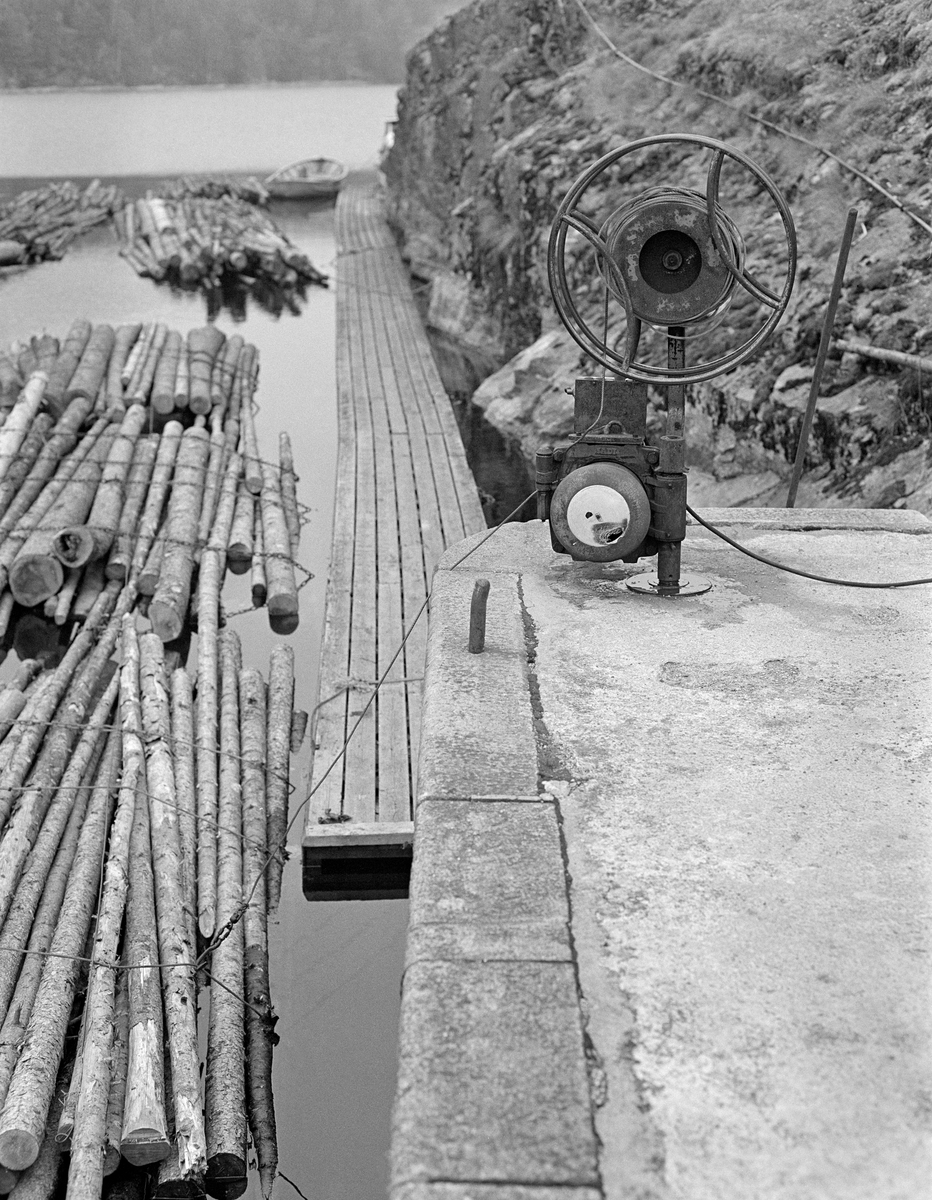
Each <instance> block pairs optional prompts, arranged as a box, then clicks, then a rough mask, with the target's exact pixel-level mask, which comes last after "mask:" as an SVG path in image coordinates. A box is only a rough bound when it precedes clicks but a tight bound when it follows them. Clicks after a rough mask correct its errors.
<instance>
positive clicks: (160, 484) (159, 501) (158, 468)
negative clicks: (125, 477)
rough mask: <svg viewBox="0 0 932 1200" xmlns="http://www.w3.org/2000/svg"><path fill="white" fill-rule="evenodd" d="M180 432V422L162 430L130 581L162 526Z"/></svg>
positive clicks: (172, 422) (140, 525) (179, 443)
mask: <svg viewBox="0 0 932 1200" xmlns="http://www.w3.org/2000/svg"><path fill="white" fill-rule="evenodd" d="M182 433H183V429H182V426H181V423H180V421H169V422H168V424H167V425H166V426H165V428H164V429H163V430H162V436H161V437H160V438H159V448H158V453H157V454H156V456H155V466H154V467H153V468H152V480H151V482H150V484H149V492H148V494H147V496H146V503H145V507H144V508H143V510H142V516H141V517H140V520H139V536H138V538H137V539H136V544H135V549H134V551H133V562H132V566H131V568H130V578H132V577H133V576H134V575H138V573H139V572H140V571H141V570H142V568H143V566H144V565H145V562H146V559H147V557H148V555H149V550H150V549H151V548H152V543H153V541H154V540H155V535H156V533H157V532H158V528H159V525H160V523H161V517H162V509H163V507H164V505H165V497H166V495H167V494H168V489H169V486H170V484H171V477H172V472H173V471H174V467H175V460H176V459H177V457H178V447H179V446H180V445H181V435H182Z"/></svg>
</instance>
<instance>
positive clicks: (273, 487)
mask: <svg viewBox="0 0 932 1200" xmlns="http://www.w3.org/2000/svg"><path fill="white" fill-rule="evenodd" d="M262 480H263V482H262V498H261V501H260V503H261V510H262V539H263V541H264V543H265V574H266V580H267V587H268V592H267V595H266V601H265V602H266V606H267V607H268V610H269V624H270V625H271V626H272V628H273V629H274V630H275V632H276V633H294V631H295V630H296V629H297V628H298V589H297V586H296V584H295V578H294V563H293V560H292V557H291V538H290V536H289V534H288V525H287V522H286V521H285V512H284V509H283V508H282V497H281V491H280V489H279V481H278V471H277V470H276V469H275V467H274V466H273V465H272V463H263V466H262Z"/></svg>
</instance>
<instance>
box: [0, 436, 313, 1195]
mask: <svg viewBox="0 0 932 1200" xmlns="http://www.w3.org/2000/svg"><path fill="white" fill-rule="evenodd" d="M238 457H239V456H237V458H238ZM239 470H240V463H239V462H237V463H236V465H235V468H234V471H233V472H232V473H234V474H238V473H239ZM229 477H230V474H228V475H227V476H226V477H225V480H224V482H226V479H227V478H229ZM221 492H222V497H221V500H220V502H219V504H218V513H222V512H223V511H227V512H229V513H232V508H233V498H232V495H231V494H230V492H229V490H228V489H226V490H225V489H221ZM219 519H220V520H221V523H222V522H223V520H224V518H219ZM229 523H230V520H227V521H226V530H227V532H226V534H225V536H228V526H229ZM222 536H224V535H223V532H222V531H221V538H222ZM221 558H222V551H221V550H220V549H218V534H217V530H216V527H215V528H214V529H213V530H212V532H211V538H210V540H209V542H208V545H207V547H205V550H204V556H203V560H204V569H205V571H206V572H207V575H208V580H207V581H205V584H204V585H202V587H201V589H200V595H199V601H198V603H199V605H200V608H201V623H202V626H204V627H205V628H206V627H208V626H212V628H213V630H214V633H213V635H212V637H213V649H212V655H213V657H212V658H211V656H210V655H208V656H207V657H204V656H203V655H200V656H199V660H198V674H197V680H196V687H195V680H194V679H192V677H191V676H190V675H189V674H188V671H187V668H186V667H184V666H179V667H176V668H175V669H174V670H173V671H172V672H171V673H170V674H169V672H168V670H167V665H168V664H167V661H166V655H165V651H164V648H163V644H162V641H161V639H160V638H159V637H158V636H157V635H156V634H155V633H143V634H141V635H140V634H139V633H138V632H137V628H136V626H137V620H138V618H137V614H136V612H135V611H134V603H135V599H136V596H135V591H134V588H133V587H132V584H128V585H126V586H124V587H122V588H121V587H120V586H119V585H118V584H116V583H114V582H111V583H110V584H109V585H108V586H107V587H106V589H105V591H104V593H103V594H102V595H101V596H100V598H99V599H98V601H97V603H96V604H95V606H94V608H93V610H92V612H91V613H90V614H89V617H88V621H87V622H86V624H85V627H84V629H83V630H82V632H81V633H80V634H79V635H78V636H77V637H76V638H75V640H74V641H73V642H72V644H71V646H70V647H69V650H68V652H67V654H66V656H65V659H64V660H63V661H62V663H61V664H60V665H59V666H58V667H57V668H56V669H55V671H54V672H52V673H50V674H49V675H48V676H47V677H45V679H44V680H43V677H42V676H40V677H39V682H38V684H35V682H34V680H35V676H36V664H28V665H26V664H24V666H23V668H22V669H21V670H20V671H19V672H18V673H17V676H16V679H15V684H16V687H15V690H16V691H17V692H18V693H19V694H20V695H21V696H22V695H23V694H24V693H25V694H27V695H29V696H30V699H29V700H27V701H26V703H25V705H24V706H21V705H19V704H17V705H14V706H13V709H12V710H11V712H10V713H9V714H8V716H9V719H8V720H6V721H4V723H3V726H0V801H2V800H3V799H4V798H6V799H7V801H8V803H7V805H6V809H5V812H6V814H7V817H6V824H5V826H3V825H2V823H0V829H2V833H0V1186H2V1188H3V1189H4V1190H9V1188H10V1187H13V1186H14V1185H15V1186H16V1187H17V1188H22V1189H26V1190H28V1193H29V1194H30V1195H31V1194H32V1193H33V1192H35V1194H36V1195H37V1196H41V1197H50V1196H51V1194H52V1191H53V1189H54V1187H55V1186H56V1183H57V1181H59V1179H60V1176H61V1174H63V1172H64V1167H65V1163H66V1162H67V1188H68V1195H69V1196H74V1197H80V1198H81V1200H85V1198H87V1200H96V1198H97V1197H99V1196H101V1195H102V1194H103V1191H104V1188H105V1180H106V1179H107V1177H109V1176H111V1175H113V1174H114V1173H118V1177H119V1178H120V1179H121V1180H124V1179H125V1180H130V1181H133V1180H135V1184H133V1185H132V1186H137V1187H139V1188H142V1185H143V1182H144V1181H145V1180H146V1179H147V1178H148V1179H151V1178H152V1177H151V1173H150V1170H149V1169H150V1168H151V1166H152V1164H156V1163H157V1164H158V1165H159V1171H158V1182H156V1183H155V1184H154V1195H155V1196H157V1197H158V1196H169V1195H171V1196H178V1195H199V1194H202V1193H203V1192H204V1191H205V1190H206V1192H207V1193H208V1194H209V1195H211V1196H213V1197H217V1198H218V1200H235V1198H236V1197H238V1196H240V1195H242V1193H243V1192H244V1191H245V1190H246V1187H247V1183H248V1178H247V1175H248V1166H247V1164H248V1159H249V1155H248V1153H247V1130H248V1131H249V1132H248V1137H249V1138H250V1139H251V1142H252V1145H253V1147H254V1149H255V1153H256V1156H257V1160H258V1167H259V1182H260V1189H261V1191H262V1194H263V1196H264V1197H265V1200H268V1197H269V1196H270V1193H271V1189H272V1183H273V1180H274V1178H275V1176H276V1173H277V1147H276V1137H275V1115H274V1107H273V1104H272V1094H271V1056H272V1047H273V1045H274V1043H275V1041H276V1040H277V1039H276V1037H275V1034H274V1025H275V1015H274V1012H273V1009H272V1003H271V996H270V988H269V972H268V948H267V922H268V913H269V910H270V908H272V907H274V905H275V903H277V896H278V888H279V880H278V877H277V873H276V872H273V871H271V870H270V868H271V867H272V864H277V865H279V866H280V863H281V861H282V856H283V853H284V842H285V823H286V816H285V808H284V805H285V804H286V802H287V801H286V798H287V793H288V790H289V755H288V745H287V737H288V730H289V729H290V728H291V725H292V721H293V715H294V714H293V686H294V679H293V656H292V655H291V653H290V651H289V649H288V648H287V647H285V646H277V647H276V648H275V650H274V651H273V654H272V658H271V661H270V665H269V672H268V677H267V678H268V682H267V683H266V679H264V678H263V676H262V674H261V673H260V672H259V671H257V670H255V669H254V668H251V667H244V666H243V665H242V656H241V649H240V644H239V639H238V638H237V636H236V634H235V633H233V632H232V631H230V630H225V631H224V632H223V633H222V634H220V635H219V637H218V635H217V632H216V630H217V618H218V614H219V593H218V589H217V588H216V587H215V586H212V585H211V584H210V583H209V579H210V578H212V579H213V580H215V581H216V579H217V578H218V576H219V574H220V561H221ZM208 610H211V611H208ZM210 637H211V635H209V634H208V635H207V636H206V637H205V638H204V640H205V641H207V640H210ZM114 650H116V652H117V655H118V658H119V667H118V669H117V670H115V671H113V670H112V667H113V664H112V662H111V661H110V656H111V653H112V652H114ZM209 664H211V665H209ZM211 670H212V672H213V686H208V685H209V684H210V678H209V675H210V673H211ZM205 671H206V672H207V675H205ZM195 708H196V720H195ZM4 726H5V728H4ZM208 734H209V737H208V736H207V735H208ZM204 739H206V741H205V742H204V744H205V745H208V746H210V747H212V748H213V750H212V753H213V756H214V759H215V762H216V763H218V765H219V784H220V786H219V792H218V796H219V805H218V807H217V808H216V809H215V810H214V812H213V815H212V816H209V817H205V815H204V814H203V813H202V812H200V811H199V810H198V811H195V809H196V807H197V806H198V805H199V801H200V797H199V794H198V793H199V791H200V784H201V778H200V761H199V755H200V750H201V745H202V740H204ZM195 742H196V743H197V745H196V746H195ZM218 752H219V753H218ZM195 778H197V784H198V786H197V787H195ZM14 796H15V797H16V798H17V805H16V808H15V810H12V808H11V803H10V802H11V801H12V798H13V797H14ZM195 840H196V842H197V845H196V846H195V845H194V844H193V843H194V841H195ZM202 843H210V844H211V845H213V846H214V847H217V846H219V854H218V855H215V858H214V860H213V868H212V872H213V875H212V878H209V879H208V878H207V874H210V870H209V869H208V871H207V873H206V874H205V872H204V870H203V863H202V862H200V861H199V858H200V849H201V845H202ZM205 890H206V892H207V893H209V894H210V896H211V897H212V899H211V901H210V903H211V904H212V905H213V906H214V908H215V912H216V918H215V920H214V922H213V927H212V928H211V931H210V934H209V935H208V936H204V925H203V922H201V928H200V933H201V937H200V938H198V931H197V925H196V920H195V914H196V913H202V914H203V912H204V911H205V904H204V892H205ZM199 951H200V952H199ZM86 960H89V961H88V962H87V969H86V970H85V969H84V967H83V966H82V964H83V963H85V961H86ZM205 984H207V985H209V986H205ZM199 1007H201V1008H205V1009H206V1010H207V1025H208V1028H209V1036H208V1046H207V1057H206V1063H204V1062H202V1061H201V1058H200V1050H199V1046H198V1039H197V1013H198V1008H199ZM78 1028H80V1034H79V1037H78V1039H77V1042H75V1039H74V1036H73V1031H74V1030H76V1029H78ZM202 1075H203V1079H204V1084H205V1087H204V1096H203V1099H202V1096H201V1084H200V1080H201V1077H202ZM69 1085H70V1086H69ZM62 1136H66V1137H67V1142H66V1143H63V1142H62V1141H61V1138H62ZM63 1150H64V1151H65V1152H64V1153H63ZM17 1194H19V1192H18V1193H17ZM22 1194H26V1191H25V1190H23V1193H22Z"/></svg>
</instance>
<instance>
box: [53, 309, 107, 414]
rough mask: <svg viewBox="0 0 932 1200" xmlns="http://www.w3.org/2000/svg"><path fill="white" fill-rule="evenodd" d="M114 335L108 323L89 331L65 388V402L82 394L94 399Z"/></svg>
mask: <svg viewBox="0 0 932 1200" xmlns="http://www.w3.org/2000/svg"><path fill="white" fill-rule="evenodd" d="M114 340H115V335H114V332H113V330H112V328H111V327H110V326H109V325H98V326H97V327H96V328H95V329H94V330H93V332H92V333H91V336H90V338H89V339H88V342H87V345H86V346H85V347H84V352H83V353H82V355H81V360H80V362H79V363H78V365H77V367H76V369H75V372H74V375H72V377H71V380H70V382H69V383H68V386H67V387H66V388H65V404H70V402H71V401H72V400H75V399H77V397H79V396H82V397H83V398H84V399H85V400H94V399H96V397H97V393H98V391H99V390H100V385H101V384H102V383H103V382H104V379H105V377H106V374H107V363H108V362H109V361H110V355H111V353H112V351H113V343H114Z"/></svg>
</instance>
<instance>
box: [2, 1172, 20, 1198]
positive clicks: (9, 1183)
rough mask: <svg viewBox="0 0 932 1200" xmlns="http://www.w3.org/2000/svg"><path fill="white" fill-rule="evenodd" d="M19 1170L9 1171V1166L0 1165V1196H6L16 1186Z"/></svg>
mask: <svg viewBox="0 0 932 1200" xmlns="http://www.w3.org/2000/svg"><path fill="white" fill-rule="evenodd" d="M19 1176H20V1172H19V1171H11V1170H10V1168H9V1167H0V1196H7V1195H9V1193H10V1192H12V1190H13V1188H14V1187H16V1183H17V1181H18V1179H19Z"/></svg>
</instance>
